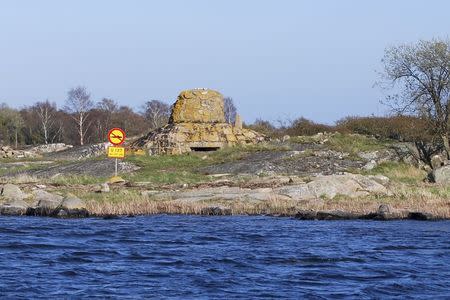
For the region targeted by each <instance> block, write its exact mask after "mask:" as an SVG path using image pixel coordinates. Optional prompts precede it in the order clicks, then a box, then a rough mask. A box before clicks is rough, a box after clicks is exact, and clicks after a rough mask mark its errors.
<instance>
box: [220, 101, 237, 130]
mask: <svg viewBox="0 0 450 300" xmlns="http://www.w3.org/2000/svg"><path fill="white" fill-rule="evenodd" d="M223 106H224V112H225V121H226V122H227V123H229V124H234V121H236V113H237V109H236V106H235V105H234V102H233V98H230V97H226V98H224V99H223Z"/></svg>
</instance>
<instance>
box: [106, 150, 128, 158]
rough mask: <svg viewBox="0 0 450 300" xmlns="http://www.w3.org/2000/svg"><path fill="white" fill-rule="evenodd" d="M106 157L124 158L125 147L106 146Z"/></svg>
mask: <svg viewBox="0 0 450 300" xmlns="http://www.w3.org/2000/svg"><path fill="white" fill-rule="evenodd" d="M108 157H110V158H124V157H125V148H124V147H108Z"/></svg>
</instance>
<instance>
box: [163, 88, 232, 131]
mask: <svg viewBox="0 0 450 300" xmlns="http://www.w3.org/2000/svg"><path fill="white" fill-rule="evenodd" d="M223 111H224V108H223V96H222V95H221V94H220V93H219V92H216V91H213V90H207V89H195V90H186V91H182V92H181V93H180V95H179V96H178V99H177V101H176V102H175V104H174V105H173V108H172V114H171V115H170V121H169V122H170V123H185V122H189V123H225V115H224V113H223Z"/></svg>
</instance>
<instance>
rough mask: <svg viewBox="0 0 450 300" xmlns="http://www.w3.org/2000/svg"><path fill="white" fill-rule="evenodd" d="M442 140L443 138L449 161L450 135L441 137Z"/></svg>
mask: <svg viewBox="0 0 450 300" xmlns="http://www.w3.org/2000/svg"><path fill="white" fill-rule="evenodd" d="M441 138H442V142H443V143H444V148H445V152H446V154H447V159H449V158H450V143H449V140H448V135H447V134H443V135H442V136H441Z"/></svg>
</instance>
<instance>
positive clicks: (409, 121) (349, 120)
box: [247, 116, 434, 142]
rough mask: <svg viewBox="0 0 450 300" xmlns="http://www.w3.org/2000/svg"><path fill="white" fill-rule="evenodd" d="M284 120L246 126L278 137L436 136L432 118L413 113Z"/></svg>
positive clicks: (409, 138)
mask: <svg viewBox="0 0 450 300" xmlns="http://www.w3.org/2000/svg"><path fill="white" fill-rule="evenodd" d="M281 123H282V125H280V126H275V125H274V124H272V123H271V122H268V121H264V120H261V119H258V120H256V121H255V122H254V123H253V124H250V125H247V127H248V128H251V129H254V130H256V131H259V132H261V133H264V134H266V135H268V136H271V137H275V138H276V137H282V136H284V135H290V136H299V135H314V134H317V133H320V132H340V133H357V134H364V135H371V136H374V137H377V138H381V139H395V140H399V141H410V142H416V141H422V142H431V141H432V140H433V137H434V136H433V132H432V130H430V129H432V128H431V127H430V124H429V121H427V119H423V118H419V117H414V116H388V117H378V116H369V117H356V116H355V117H346V118H343V119H341V120H339V121H337V122H336V123H335V125H326V124H320V123H316V122H313V121H311V120H308V119H305V118H298V119H296V120H294V121H291V122H287V124H286V122H281ZM283 123H284V124H283Z"/></svg>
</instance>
